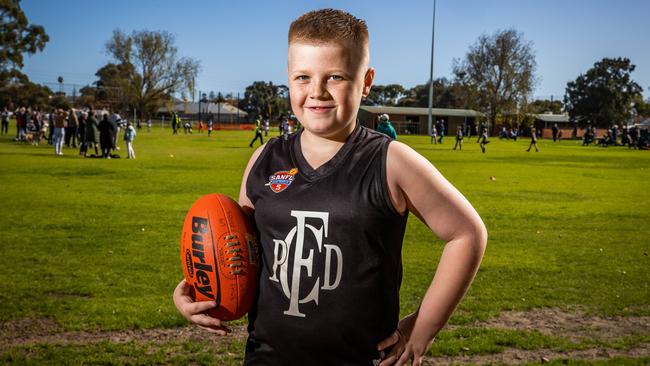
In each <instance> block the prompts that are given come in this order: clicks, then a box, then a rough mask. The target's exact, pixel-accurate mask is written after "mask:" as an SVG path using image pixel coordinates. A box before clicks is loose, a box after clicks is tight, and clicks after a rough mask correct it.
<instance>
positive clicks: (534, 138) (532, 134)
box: [526, 127, 539, 152]
mask: <svg viewBox="0 0 650 366" xmlns="http://www.w3.org/2000/svg"><path fill="white" fill-rule="evenodd" d="M533 146H535V152H539V149H538V148H537V131H536V130H535V128H534V127H533V128H531V129H530V145H528V150H526V152H530V148H531V147H533Z"/></svg>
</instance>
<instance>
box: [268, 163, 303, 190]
mask: <svg viewBox="0 0 650 366" xmlns="http://www.w3.org/2000/svg"><path fill="white" fill-rule="evenodd" d="M297 173H298V169H296V168H293V169H291V170H289V171H279V172H275V173H273V175H271V176H270V177H269V182H268V183H266V185H267V186H269V187H270V188H271V190H272V191H273V192H275V193H280V192H282V191H284V190H285V189H287V187H289V186H290V185H291V183H293V180H294V179H295V175H296V174H297Z"/></svg>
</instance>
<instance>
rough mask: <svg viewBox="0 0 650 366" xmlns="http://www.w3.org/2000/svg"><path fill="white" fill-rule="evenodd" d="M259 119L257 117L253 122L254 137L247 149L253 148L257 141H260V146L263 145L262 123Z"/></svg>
mask: <svg viewBox="0 0 650 366" xmlns="http://www.w3.org/2000/svg"><path fill="white" fill-rule="evenodd" d="M260 118H261V117H257V119H256V120H255V130H254V132H255V137H253V140H251V143H250V144H248V146H249V147H253V144H254V143H255V141H257V139H260V145H264V136H262V121H261V120H260Z"/></svg>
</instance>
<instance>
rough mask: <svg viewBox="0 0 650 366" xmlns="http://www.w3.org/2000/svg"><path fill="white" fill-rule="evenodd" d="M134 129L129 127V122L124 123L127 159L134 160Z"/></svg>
mask: <svg viewBox="0 0 650 366" xmlns="http://www.w3.org/2000/svg"><path fill="white" fill-rule="evenodd" d="M136 134H137V133H136V132H135V129H134V128H133V126H131V123H130V122H127V123H126V127H125V128H124V142H125V143H126V151H127V154H128V156H127V159H135V151H133V140H135V135H136Z"/></svg>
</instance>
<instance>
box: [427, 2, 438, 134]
mask: <svg viewBox="0 0 650 366" xmlns="http://www.w3.org/2000/svg"><path fill="white" fill-rule="evenodd" d="M432 29H433V30H432V31H431V70H430V72H429V120H428V124H427V126H428V132H429V136H431V128H432V126H433V110H432V109H433V49H434V47H433V46H434V44H435V39H436V0H433V26H432Z"/></svg>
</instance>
